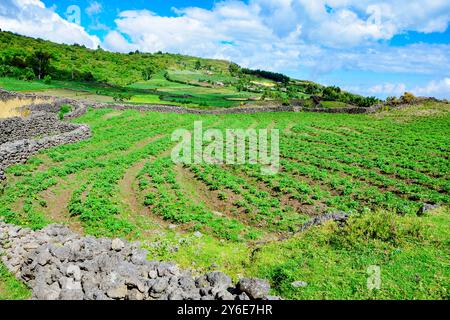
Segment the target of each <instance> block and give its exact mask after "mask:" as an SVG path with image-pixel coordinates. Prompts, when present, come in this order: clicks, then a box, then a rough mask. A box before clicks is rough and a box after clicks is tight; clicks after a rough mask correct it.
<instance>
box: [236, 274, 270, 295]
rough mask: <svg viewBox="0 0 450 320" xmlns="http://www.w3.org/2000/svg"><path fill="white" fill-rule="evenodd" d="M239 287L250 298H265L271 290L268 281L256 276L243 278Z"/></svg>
mask: <svg viewBox="0 0 450 320" xmlns="http://www.w3.org/2000/svg"><path fill="white" fill-rule="evenodd" d="M237 288H238V289H239V290H240V291H241V292H245V293H246V294H247V295H248V296H249V297H250V299H263V298H265V297H266V296H267V295H268V294H269V291H270V285H269V283H268V282H267V281H265V280H261V279H256V278H244V279H241V280H240V281H239V283H238V285H237Z"/></svg>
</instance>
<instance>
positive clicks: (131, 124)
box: [0, 104, 450, 298]
mask: <svg viewBox="0 0 450 320" xmlns="http://www.w3.org/2000/svg"><path fill="white" fill-rule="evenodd" d="M448 111H449V108H448V105H446V104H436V105H430V104H427V105H423V106H419V107H417V108H415V109H414V110H413V111H411V110H401V111H396V112H391V113H387V114H380V115H376V116H371V115H339V114H314V113H279V114H276V115H275V114H270V113H266V114H255V115H226V116H225V115H224V116H213V115H211V116H196V115H175V114H160V113H149V112H147V113H146V112H137V111H131V110H128V111H115V110H111V109H102V110H91V111H89V112H88V113H87V114H86V115H85V116H83V117H81V118H79V119H77V120H75V121H76V122H77V123H87V124H89V125H90V126H91V128H92V131H93V137H92V138H91V139H90V140H88V141H83V142H80V143H77V144H74V145H67V146H61V147H57V148H54V149H51V150H47V151H44V152H42V153H41V154H39V155H38V156H36V157H34V158H32V159H31V160H29V161H28V162H27V164H24V165H17V166H14V167H11V168H9V170H8V180H7V182H6V183H4V184H3V185H2V186H1V187H0V216H3V217H5V218H6V220H7V221H8V222H12V223H16V224H22V225H27V226H30V227H32V228H35V229H37V228H41V227H42V226H44V225H46V224H48V223H51V222H55V221H56V222H61V223H66V224H68V225H69V226H71V227H72V228H74V229H75V230H77V231H79V232H82V233H86V234H91V235H94V236H119V237H126V238H129V239H139V240H141V241H143V243H144V244H146V243H148V244H152V245H151V246H150V247H149V249H150V251H151V252H152V253H153V254H154V255H155V257H158V258H165V259H173V260H176V261H177V262H178V263H180V264H181V265H186V266H189V267H192V268H198V269H200V270H203V269H207V268H208V267H209V266H211V264H215V265H216V266H219V267H220V268H221V269H224V270H227V271H228V272H229V273H231V274H232V275H235V276H237V275H240V274H243V273H246V274H256V275H259V276H264V277H266V278H269V279H271V281H272V283H273V285H274V288H275V290H276V291H277V293H279V294H282V295H283V296H284V297H287V298H368V297H370V298H395V297H396V298H408V297H409V298H411V297H430V296H433V297H437V298H445V297H448V291H446V290H448V285H449V270H448V268H446V267H445V265H446V262H448V258H449V253H448V250H445V249H443V248H444V247H445V243H447V244H448V240H449V239H448V233H447V232H442V231H439V232H438V234H439V236H438V237H436V238H433V239H434V240H429V239H428V238H427V232H426V231H423V235H422V231H421V227H417V225H418V220H417V219H420V218H419V217H417V216H416V212H417V210H418V209H419V208H420V206H421V204H423V203H431V204H435V203H437V204H441V205H443V209H442V210H441V213H440V214H436V215H435V216H434V217H431V218H429V217H427V218H424V219H428V220H426V221H428V223H429V224H430V225H431V226H436V228H438V229H439V228H442V226H443V225H448V223H449V215H448V212H447V207H446V205H448V203H449V200H450V181H449V173H450V163H449V159H448V156H449V151H450V150H449V146H450V115H449V113H448ZM196 120H202V121H203V127H204V128H218V129H221V130H225V129H232V128H244V129H245V128H256V129H260V128H274V129H279V130H280V154H281V170H280V172H279V173H278V174H277V175H275V176H267V175H262V174H261V171H260V167H259V166H258V165H240V166H216V165H175V164H173V163H172V161H171V159H170V152H171V149H172V147H173V146H174V144H175V143H174V142H172V141H171V134H172V132H173V130H175V129H179V128H186V129H192V128H193V124H194V121H196ZM338 210H341V211H346V212H349V213H352V214H353V215H354V216H355V217H356V216H359V215H360V214H362V213H363V214H364V216H366V217H373V219H374V220H367V218H362V219H361V220H357V221H358V222H354V224H353V222H351V223H350V226H351V228H353V229H349V230H347V231H342V230H338V229H336V226H335V225H329V226H328V227H327V228H325V229H320V230H313V231H312V233H306V234H305V235H300V234H298V231H299V230H300V228H301V227H302V225H303V224H304V223H305V222H306V221H308V220H309V219H310V218H311V217H314V216H317V215H320V214H323V213H326V212H335V211H338ZM380 210H381V212H382V213H380ZM373 212H375V213H373ZM355 221H356V220H355ZM423 221H425V220H423ZM365 223H366V224H367V223H368V224H369V225H365V227H367V228H366V229H364V228H362V229H361V230H360V229H358V226H361V224H362V225H364V224H365ZM377 224H379V225H381V226H382V230H383V231H382V232H381V233H380V234H379V233H378V232H380V231H379V230H377V229H373V228H371V227H369V226H372V227H374V226H377ZM374 228H375V227H374ZM383 228H385V229H383ZM358 230H359V231H358ZM439 230H441V229H439ZM343 232H344V233H345V232H348V234H342V233H343ZM370 232H372V233H370ZM339 233H341V234H340V235H341V237H340V238H339V239H340V240H339V241H337V240H336V239H337V238H336V237H335V236H336V235H337V234H339ZM353 236H354V237H355V238H352V237H353ZM391 236H392V239H391ZM282 239H288V240H286V241H283V242H281V240H282ZM346 239H347V240H348V239H352V241H353V242H352V245H351V248H350V249H349V247H348V243H346V242H345V241H346ZM383 239H384V240H383ZM420 239H421V240H423V242H421V245H420V248H419V249H417V247H413V246H412V244H415V245H417V241H419V240H420ZM428 240H429V241H430V242H428ZM333 241H334V242H333ZM336 241H337V242H336ZM397 241H398V242H397ZM433 241H434V242H433ZM155 243H156V245H155ZM447 249H448V248H447ZM396 250H400V251H396ZM421 250H422V251H421ZM395 252H397V253H395ZM443 252H444V254H443ZM445 252H446V253H445ZM414 254H420V255H421V256H420V258H418V260H417V261H415V262H414V264H415V265H417V266H419V267H418V269H415V270H414V271H411V270H410V269H409V268H410V267H411V266H410V265H409V264H408V263H407V262H405V261H411V260H409V259H411V257H412V255H414ZM422 261H427V264H426V266H422V265H420V263H421V262H422ZM371 264H380V265H383V266H385V269H384V270H386V271H385V272H386V275H387V279H388V280H387V284H386V290H385V291H381V292H378V293H376V292H375V293H374V292H367V290H366V289H365V285H366V284H365V280H364V279H365V268H366V267H367V266H368V265H371ZM420 268H423V269H420ZM402 270H403V271H404V273H403V274H402ZM415 273H416V274H417V275H418V276H419V277H421V281H422V287H421V289H419V290H418V291H415V289H414V288H415V287H416V284H415V282H414V281H415V280H414V277H413V275H414V274H415ZM326 275H328V278H326V277H325V276H326ZM410 275H411V276H410ZM298 277H301V279H300V280H307V281H308V282H310V283H311V285H310V286H309V287H308V288H306V289H304V290H301V289H300V290H299V289H295V288H292V287H290V286H289V284H290V283H291V282H292V281H293V280H299V279H298ZM399 281H400V282H401V283H399ZM446 288H447V289H446Z"/></svg>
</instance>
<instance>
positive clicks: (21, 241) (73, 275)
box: [0, 222, 271, 300]
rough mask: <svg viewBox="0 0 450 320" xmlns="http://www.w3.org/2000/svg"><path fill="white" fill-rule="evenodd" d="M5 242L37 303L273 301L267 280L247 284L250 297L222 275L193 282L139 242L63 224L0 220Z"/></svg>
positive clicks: (13, 268) (1, 250) (11, 265)
mask: <svg viewBox="0 0 450 320" xmlns="http://www.w3.org/2000/svg"><path fill="white" fill-rule="evenodd" d="M0 238H1V241H0V244H1V246H0V259H1V261H2V262H3V263H4V265H5V266H6V267H7V268H8V270H9V271H10V272H12V273H14V274H15V275H16V276H17V277H18V278H20V279H22V280H23V281H24V282H25V283H26V284H27V285H28V286H29V287H30V288H31V289H32V291H33V297H32V298H33V299H39V300H57V299H58V300H82V299H86V300H111V299H122V300H125V299H128V300H147V299H153V300H154V299H160V300H163V299H169V300H181V299H186V300H215V299H219V300H235V299H236V300H248V299H250V298H252V297H257V298H258V299H262V298H265V299H270V298H271V297H268V296H267V293H268V284H267V286H266V285H265V284H266V283H265V282H262V283H260V282H258V281H262V280H251V279H250V280H249V279H247V280H245V279H244V280H242V281H241V282H240V289H243V290H246V291H245V292H247V293H245V292H244V291H242V290H238V289H237V288H236V287H235V286H233V284H232V282H231V278H230V277H228V276H227V275H225V274H224V273H222V272H220V271H213V272H210V273H208V274H206V275H202V276H199V277H196V278H194V277H193V276H192V275H191V271H187V270H184V271H182V270H180V269H179V268H178V267H177V266H176V265H175V264H173V263H168V262H159V261H149V260H147V251H146V250H143V249H140V248H139V245H138V244H130V243H128V242H126V241H123V240H120V239H115V240H111V239H96V238H93V237H82V236H80V235H77V234H75V233H73V232H72V231H70V230H69V229H68V228H66V227H64V226H58V225H51V226H48V227H47V228H45V229H43V230H40V231H32V230H30V229H27V228H20V227H17V226H13V225H8V224H6V223H4V222H0ZM211 267H214V265H213V266H211ZM216 267H217V265H216ZM192 272H195V271H192ZM246 281H247V282H246ZM249 281H253V282H251V283H249ZM255 281H256V283H255ZM266 289H267V290H266ZM236 294H238V296H237V295H236Z"/></svg>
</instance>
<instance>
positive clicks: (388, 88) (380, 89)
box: [344, 77, 450, 99]
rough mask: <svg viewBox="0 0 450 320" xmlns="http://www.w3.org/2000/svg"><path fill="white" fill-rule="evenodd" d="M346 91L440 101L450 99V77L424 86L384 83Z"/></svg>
mask: <svg viewBox="0 0 450 320" xmlns="http://www.w3.org/2000/svg"><path fill="white" fill-rule="evenodd" d="M344 89H345V90H350V91H353V92H358V93H360V94H364V95H374V96H377V97H380V98H386V97H388V96H397V97H399V96H401V95H403V94H404V93H405V92H411V93H413V94H414V95H416V96H420V97H436V98H440V99H450V77H445V78H442V79H439V80H431V81H429V82H428V83H425V84H424V85H415V86H413V85H410V86H407V85H406V84H404V83H401V82H400V83H382V84H377V85H374V86H372V87H369V88H362V87H347V88H344Z"/></svg>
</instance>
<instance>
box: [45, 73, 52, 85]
mask: <svg viewBox="0 0 450 320" xmlns="http://www.w3.org/2000/svg"><path fill="white" fill-rule="evenodd" d="M44 83H45V84H51V83H52V77H51V76H49V75H46V76H45V77H44Z"/></svg>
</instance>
